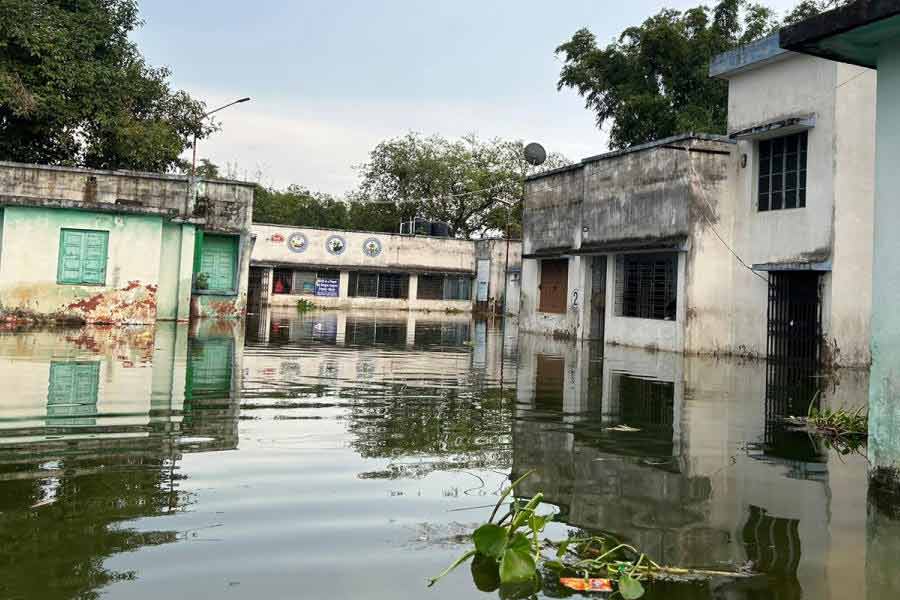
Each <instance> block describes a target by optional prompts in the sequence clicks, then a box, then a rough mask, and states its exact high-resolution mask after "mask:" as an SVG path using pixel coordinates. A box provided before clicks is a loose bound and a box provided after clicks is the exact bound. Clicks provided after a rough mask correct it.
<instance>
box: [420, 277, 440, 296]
mask: <svg viewBox="0 0 900 600" xmlns="http://www.w3.org/2000/svg"><path fill="white" fill-rule="evenodd" d="M416 297H417V298H419V299H420V300H443V299H444V276H443V275H419V288H418V291H417V293H416Z"/></svg>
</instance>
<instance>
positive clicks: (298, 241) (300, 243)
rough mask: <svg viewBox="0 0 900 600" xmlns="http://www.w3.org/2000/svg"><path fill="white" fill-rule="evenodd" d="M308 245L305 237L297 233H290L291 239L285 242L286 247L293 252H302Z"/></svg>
mask: <svg viewBox="0 0 900 600" xmlns="http://www.w3.org/2000/svg"><path fill="white" fill-rule="evenodd" d="M308 245H309V243H308V242H307V241H306V236H305V235H303V234H302V233H300V232H299V231H298V232H296V233H292V234H291V237H289V238H288V241H287V247H288V248H290V249H291V251H293V252H303V251H305V250H306V247H307V246H308Z"/></svg>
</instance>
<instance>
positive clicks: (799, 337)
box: [766, 271, 822, 463]
mask: <svg viewBox="0 0 900 600" xmlns="http://www.w3.org/2000/svg"><path fill="white" fill-rule="evenodd" d="M821 278H822V277H821V274H820V273H816V272H809V271H799V272H798V271H775V272H770V273H769V311H768V336H767V337H768V340H767V356H766V447H767V448H766V454H768V455H770V456H778V457H781V458H785V459H789V460H793V461H800V462H802V463H814V462H818V461H819V460H820V456H819V453H820V449H819V448H818V447H817V445H816V444H814V443H811V440H810V438H809V436H808V435H806V434H805V433H798V432H796V431H793V430H790V429H787V428H786V427H785V424H784V418H785V417H789V416H804V415H806V414H807V413H808V412H809V408H810V405H811V404H813V405H815V406H816V408H818V398H819V394H818V391H819V381H820V378H819V367H820V364H819V363H820V361H821V348H822V302H821Z"/></svg>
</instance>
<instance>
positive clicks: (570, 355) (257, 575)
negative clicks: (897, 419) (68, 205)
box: [0, 311, 900, 600]
mask: <svg viewBox="0 0 900 600" xmlns="http://www.w3.org/2000/svg"><path fill="white" fill-rule="evenodd" d="M792 378H793V379H795V380H796V379H797V377H796V376H795V375H792V374H791V373H788V377H784V376H779V374H778V373H773V372H772V371H771V369H767V368H766V365H765V364H760V363H757V362H746V361H744V362H742V361H735V360H722V359H714V358H689V357H681V356H675V355H669V354H666V353H648V352H643V351H639V350H634V349H624V348H616V347H607V348H602V347H598V346H592V345H588V344H583V345H575V344H572V343H565V342H560V341H554V340H550V339H548V338H543V337H535V336H529V335H518V333H517V331H516V329H515V324H514V323H507V324H506V325H505V326H504V325H503V324H502V323H500V322H494V323H487V322H484V321H474V320H471V319H470V318H469V317H466V316H445V315H407V314H406V313H397V314H391V313H338V312H330V313H321V314H312V315H304V316H299V315H297V314H296V313H295V312H291V311H288V312H285V313H277V312H276V313H270V312H266V313H263V314H261V315H257V316H255V317H254V318H252V319H251V320H249V321H248V323H247V324H246V330H245V329H244V328H243V327H241V326H238V325H236V324H233V323H223V322H203V323H200V324H194V325H192V326H191V327H188V326H176V325H174V324H172V325H160V326H159V327H157V328H155V329H129V328H96V327H95V328H90V327H87V328H80V329H72V330H53V331H14V330H0V382H2V386H3V391H2V392H0V397H2V402H0V544H2V548H3V552H2V555H0V597H2V598H27V599H33V598H37V599H45V598H46V599H64V598H65V599H69V598H97V597H102V598H126V599H143V598H148V599H150V598H152V599H154V600H157V599H159V598H249V599H253V600H259V599H282V598H285V599H287V598H291V599H295V598H312V599H319V598H322V599H344V598H375V599H396V598H429V599H436V600H437V599H471V598H492V597H498V594H499V592H497V591H493V592H481V591H479V590H478V589H477V588H476V586H475V584H474V583H473V580H472V577H471V574H470V572H469V569H468V567H463V568H460V569H459V570H457V571H456V572H455V573H454V574H452V575H451V576H449V577H447V578H446V579H444V580H442V581H441V582H440V583H439V584H438V585H437V586H435V587H434V588H431V589H427V588H426V582H427V579H428V578H429V577H430V576H433V575H435V574H437V573H438V572H440V571H441V570H442V569H443V568H444V567H445V566H446V565H447V564H449V563H450V562H451V561H452V560H453V559H454V558H456V557H457V556H458V555H459V554H461V553H462V552H464V551H465V550H466V549H467V548H468V544H469V542H468V540H467V538H466V535H467V534H468V533H470V532H471V530H472V529H473V528H474V527H475V526H477V525H478V524H480V523H481V522H484V521H485V520H486V518H487V517H488V515H489V514H490V511H491V508H492V506H493V504H494V503H495V502H496V499H497V496H498V494H499V492H500V490H501V489H502V488H503V486H504V485H505V484H507V483H508V482H509V480H510V477H512V478H515V477H517V476H518V475H521V474H522V473H525V472H526V471H528V470H531V469H533V470H534V474H533V475H532V476H530V477H529V478H528V479H527V480H526V482H525V484H524V487H523V489H522V491H521V493H522V494H523V495H531V494H533V493H535V492H537V491H539V490H540V491H543V492H544V494H545V498H546V502H547V503H546V504H545V505H544V508H543V511H546V512H551V511H552V512H556V513H558V521H559V523H554V524H552V525H551V527H549V528H548V530H547V535H548V536H549V537H552V538H563V537H565V536H566V535H567V533H568V532H570V531H578V530H582V531H588V532H600V531H606V532H612V533H614V534H616V535H617V536H619V537H621V538H623V539H624V540H626V541H628V542H629V543H631V544H633V545H636V546H638V547H639V548H640V549H641V550H643V551H644V552H646V553H647V554H648V555H649V556H650V557H651V558H653V559H654V560H655V561H656V562H658V563H666V564H670V565H676V566H695V567H707V568H714V569H735V568H741V567H745V566H746V567H748V568H750V569H752V570H753V571H755V572H758V573H759V576H757V577H753V578H750V579H741V580H733V579H725V578H723V579H716V580H712V581H704V582H698V583H692V584H678V585H675V584H667V585H657V586H651V587H650V588H649V589H648V594H647V596H646V597H647V598H678V599H695V598H696V599H712V598H728V599H762V598H778V599H799V598H817V599H818V598H835V599H838V598H841V599H844V598H868V599H872V600H874V599H879V600H880V599H888V598H892V599H893V598H897V597H900V569H898V568H897V567H898V558H897V557H898V556H900V510H898V509H897V508H896V507H894V506H891V505H890V503H889V502H886V501H884V500H880V501H878V502H876V501H874V500H873V499H872V498H870V495H869V494H868V490H867V476H866V466H867V465H866V459H865V457H864V455H865V452H866V450H865V448H863V449H862V450H861V453H850V454H847V455H841V454H839V453H838V452H835V451H833V450H830V449H829V448H827V447H825V446H824V445H823V444H822V443H821V442H816V441H813V440H811V439H810V438H809V437H808V436H806V435H805V434H797V433H791V432H786V431H784V429H783V428H782V427H780V425H779V420H778V418H779V417H780V416H786V415H785V414H784V413H795V414H802V413H805V411H806V408H807V405H808V397H806V396H803V395H802V394H801V391H803V394H805V393H806V387H805V386H800V388H796V387H791V386H788V387H787V388H785V387H784V385H783V384H784V381H785V380H791V379H792ZM814 387H815V388H816V390H817V391H818V393H819V396H818V398H819V401H820V402H821V403H822V404H823V405H828V406H835V407H836V406H841V405H843V406H855V405H859V404H860V403H864V402H865V399H866V394H867V388H868V380H867V376H866V375H865V373H860V372H853V371H851V372H838V373H831V374H828V376H827V377H825V376H822V377H819V378H816V380H815V382H814ZM798 390H801V391H798ZM568 595H571V594H570V593H568V592H566V591H564V590H562V589H560V588H559V585H558V583H554V582H553V581H552V580H549V579H548V580H546V581H545V585H544V589H543V591H542V592H540V593H539V594H538V596H537V597H564V596H568ZM501 597H503V596H502V595H501Z"/></svg>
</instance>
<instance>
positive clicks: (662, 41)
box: [556, 0, 817, 149]
mask: <svg viewBox="0 0 900 600" xmlns="http://www.w3.org/2000/svg"><path fill="white" fill-rule="evenodd" d="M816 1H817V0H810V1H809V2H808V4H814V3H815V2H816ZM778 26H779V22H778V20H777V19H776V18H775V16H774V13H773V12H772V10H771V9H769V8H766V7H765V6H762V5H760V4H754V3H751V2H748V1H747V0H719V1H718V2H717V3H716V5H715V6H714V7H713V8H711V9H710V8H708V7H706V6H698V7H696V8H692V9H689V10H686V11H684V12H681V11H677V10H670V9H665V10H662V11H660V12H659V13H658V14H656V15H654V16H652V17H650V18H649V19H647V20H646V21H644V22H643V23H642V24H641V25H640V26H637V27H629V28H628V29H626V30H625V31H624V32H622V34H621V35H620V36H619V38H618V40H616V41H615V42H613V43H612V44H609V45H608V46H606V47H605V48H601V47H599V46H598V45H597V40H596V38H595V36H594V34H592V33H591V32H590V31H588V30H587V29H581V30H579V31H577V32H576V33H575V35H573V36H572V39H570V40H569V41H567V42H566V43H564V44H562V45H560V46H559V47H558V48H557V49H556V53H557V55H561V56H562V57H563V59H564V64H563V67H562V69H561V71H560V77H559V82H558V88H559V89H562V88H572V89H574V90H576V91H577V92H578V93H579V94H580V95H581V96H582V97H584V99H585V106H586V107H587V108H588V109H590V110H592V111H594V112H595V113H596V115H597V125H598V127H602V126H603V125H604V124H606V123H609V124H610V125H611V128H610V146H611V147H612V148H615V149H619V148H626V147H628V146H632V145H635V144H641V143H645V142H649V141H652V140H655V139H660V138H664V137H667V136H670V135H675V134H677V133H682V132H689V131H698V132H701V131H702V132H707V133H725V130H726V116H727V115H726V113H727V101H728V86H727V84H726V83H725V82H723V81H720V80H717V79H711V78H710V77H709V62H710V59H711V58H712V57H713V56H715V55H716V54H719V53H721V52H725V51H727V50H730V49H732V48H735V47H737V46H739V45H741V44H745V43H748V42H750V41H753V40H755V39H758V38H760V37H762V36H764V35H766V34H768V33H771V32H772V31H774V30H775V29H777V27H778Z"/></svg>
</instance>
